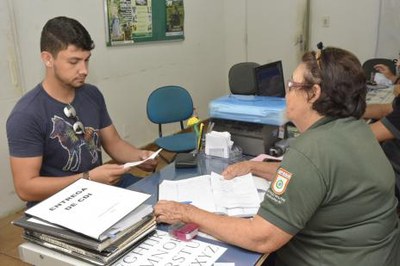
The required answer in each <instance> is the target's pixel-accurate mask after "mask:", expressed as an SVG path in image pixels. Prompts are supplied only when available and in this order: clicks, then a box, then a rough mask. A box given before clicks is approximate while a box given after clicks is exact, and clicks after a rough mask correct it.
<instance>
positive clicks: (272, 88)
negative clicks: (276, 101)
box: [254, 61, 285, 97]
mask: <svg viewBox="0 0 400 266" xmlns="http://www.w3.org/2000/svg"><path fill="white" fill-rule="evenodd" d="M254 73H255V78H256V87H257V90H256V95H261V96H277V97H285V81H284V78H283V69H282V61H276V62H272V63H268V64H265V65H261V66H258V67H256V68H255V69H254Z"/></svg>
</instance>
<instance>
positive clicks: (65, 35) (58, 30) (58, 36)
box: [40, 17, 94, 57]
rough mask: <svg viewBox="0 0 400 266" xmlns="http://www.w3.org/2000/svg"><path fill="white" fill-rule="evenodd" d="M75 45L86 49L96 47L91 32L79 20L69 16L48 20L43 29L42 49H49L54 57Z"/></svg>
mask: <svg viewBox="0 0 400 266" xmlns="http://www.w3.org/2000/svg"><path fill="white" fill-rule="evenodd" d="M68 45H75V46H76V47H78V48H81V49H83V50H86V51H90V50H92V49H93V48H94V42H93V40H92V38H91V37H90V34H89V32H88V31H87V30H86V29H85V27H83V25H82V24H81V23H79V22H78V21H77V20H75V19H72V18H67V17H55V18H52V19H50V20H49V21H47V23H46V24H45V25H44V27H43V29H42V35H41V38H40V51H41V52H43V51H47V52H49V53H51V54H52V55H53V56H54V57H56V56H57V54H58V52H59V51H61V50H65V49H67V47H68Z"/></svg>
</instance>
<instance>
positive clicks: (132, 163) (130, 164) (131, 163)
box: [124, 149, 162, 168]
mask: <svg viewBox="0 0 400 266" xmlns="http://www.w3.org/2000/svg"><path fill="white" fill-rule="evenodd" d="M161 151H162V149H158V151H156V152H154V153H153V154H152V155H150V156H149V157H148V158H146V159H144V160H142V161H137V162H129V163H125V164H124V168H129V167H135V166H138V165H140V164H142V163H144V162H145V161H147V160H154V159H155V158H156V157H157V155H158V154H159V153H160V152H161Z"/></svg>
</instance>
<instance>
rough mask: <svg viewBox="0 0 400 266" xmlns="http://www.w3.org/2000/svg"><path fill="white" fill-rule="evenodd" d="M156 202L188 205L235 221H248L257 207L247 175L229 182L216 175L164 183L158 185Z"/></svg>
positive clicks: (251, 184)
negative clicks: (243, 218)
mask: <svg viewBox="0 0 400 266" xmlns="http://www.w3.org/2000/svg"><path fill="white" fill-rule="evenodd" d="M199 188H201V189H199ZM159 199H162V200H174V201H178V202H190V203H191V204H192V205H194V206H196V207H198V208H200V209H203V210H206V211H209V212H214V213H219V214H225V215H228V216H237V217H252V216H254V215H256V214H257V211H258V208H259V207H260V198H259V196H258V192H257V188H256V186H255V184H254V181H253V177H252V175H251V174H247V175H244V176H238V177H235V178H234V179H231V180H226V179H224V177H223V176H222V175H219V174H216V173H211V175H202V176H198V177H193V178H188V179H183V180H164V181H163V182H162V183H161V184H160V189H159Z"/></svg>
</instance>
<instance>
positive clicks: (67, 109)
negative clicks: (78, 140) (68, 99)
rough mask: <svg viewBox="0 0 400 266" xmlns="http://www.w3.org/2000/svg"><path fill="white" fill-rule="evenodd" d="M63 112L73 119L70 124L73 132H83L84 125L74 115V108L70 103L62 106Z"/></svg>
mask: <svg viewBox="0 0 400 266" xmlns="http://www.w3.org/2000/svg"><path fill="white" fill-rule="evenodd" d="M64 114H65V116H66V117H68V118H73V119H75V123H74V124H73V125H72V128H73V130H74V132H75V134H79V135H81V134H84V133H85V127H84V126H83V124H82V122H81V121H80V120H79V117H78V116H77V115H76V110H75V108H74V107H73V106H72V105H70V104H68V105H67V106H65V107H64Z"/></svg>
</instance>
